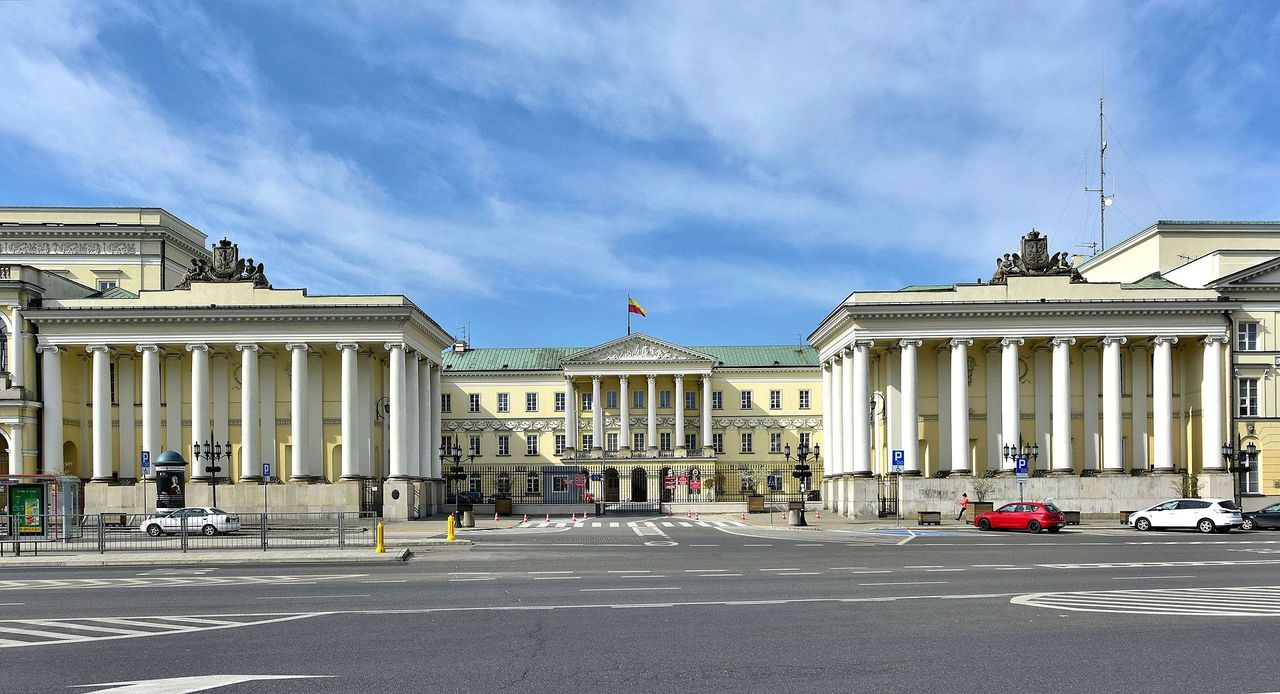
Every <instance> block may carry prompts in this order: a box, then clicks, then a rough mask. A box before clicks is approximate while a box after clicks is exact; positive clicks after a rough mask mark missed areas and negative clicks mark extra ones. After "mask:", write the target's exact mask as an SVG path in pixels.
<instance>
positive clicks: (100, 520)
mask: <svg viewBox="0 0 1280 694" xmlns="http://www.w3.org/2000/svg"><path fill="white" fill-rule="evenodd" d="M235 515H236V516H237V517H238V520H239V522H238V526H234V527H232V528H226V527H224V528H222V529H219V528H216V527H213V529H212V531H211V534H210V530H209V528H210V527H212V526H209V525H200V524H199V523H196V522H190V521H188V519H186V518H183V519H181V520H180V521H178V522H177V523H175V524H174V525H173V527H168V528H165V529H163V531H161V532H159V533H158V534H155V535H152V534H149V533H148V532H147V529H148V528H149V527H150V526H151V525H153V523H151V521H152V520H153V519H155V518H156V517H155V516H150V515H139V514H124V513H98V514H88V515H82V516H75V517H68V516H12V517H5V516H0V556H5V555H7V554H9V553H25V552H31V553H35V554H39V553H40V552H67V551H71V552H99V553H106V552H121V551H127V552H141V551H150V550H168V551H179V552H186V551H188V550H204V549H260V550H263V551H266V550H267V549H299V548H314V547H336V548H338V549H346V548H357V547H361V548H368V547H373V545H374V526H375V525H376V524H377V518H376V517H375V516H374V515H372V514H367V513H351V512H343V513H248V514H246V513H241V514H235ZM54 523H58V524H61V525H63V526H64V527H73V528H75V531H74V532H68V533H59V535H62V537H60V538H58V539H48V538H46V537H44V536H41V535H36V534H34V533H31V532H26V531H24V528H35V527H46V525H47V526H52V524H54ZM153 532H154V531H153Z"/></svg>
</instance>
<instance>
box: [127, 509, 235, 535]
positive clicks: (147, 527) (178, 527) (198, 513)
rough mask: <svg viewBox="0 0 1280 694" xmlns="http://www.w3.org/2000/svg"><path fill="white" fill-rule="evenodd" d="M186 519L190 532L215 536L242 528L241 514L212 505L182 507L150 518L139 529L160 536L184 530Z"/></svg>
mask: <svg viewBox="0 0 1280 694" xmlns="http://www.w3.org/2000/svg"><path fill="white" fill-rule="evenodd" d="M184 521H185V522H186V526H187V532H188V533H202V534H204V535H209V536H213V535H217V534H218V533H233V532H235V531H237V530H239V529H240V516H237V515H235V514H232V513H227V512H226V511H223V510H221V509H216V508H212V507H210V506H192V507H190V508H180V509H178V510H176V511H174V512H172V513H168V514H166V515H163V516H155V517H153V518H148V519H147V520H145V521H143V522H142V525H140V526H138V529H139V530H141V531H142V532H144V533H146V534H148V535H150V536H151V537H159V536H161V535H170V534H173V533H180V532H182V525H183V522H184Z"/></svg>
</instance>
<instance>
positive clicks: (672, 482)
mask: <svg viewBox="0 0 1280 694" xmlns="http://www.w3.org/2000/svg"><path fill="white" fill-rule="evenodd" d="M662 487H663V488H664V489H675V488H676V478H674V477H666V478H664V479H663V480H662Z"/></svg>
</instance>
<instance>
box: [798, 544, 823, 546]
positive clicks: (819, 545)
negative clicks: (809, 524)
mask: <svg viewBox="0 0 1280 694" xmlns="http://www.w3.org/2000/svg"><path fill="white" fill-rule="evenodd" d="M796 547H822V545H821V544H817V545H796Z"/></svg>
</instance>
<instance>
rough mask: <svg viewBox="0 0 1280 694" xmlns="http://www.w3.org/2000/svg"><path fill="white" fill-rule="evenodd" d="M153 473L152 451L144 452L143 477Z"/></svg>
mask: <svg viewBox="0 0 1280 694" xmlns="http://www.w3.org/2000/svg"><path fill="white" fill-rule="evenodd" d="M150 473H151V451H143V452H142V476H143V477H146V476H147V475H148V474H150Z"/></svg>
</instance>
